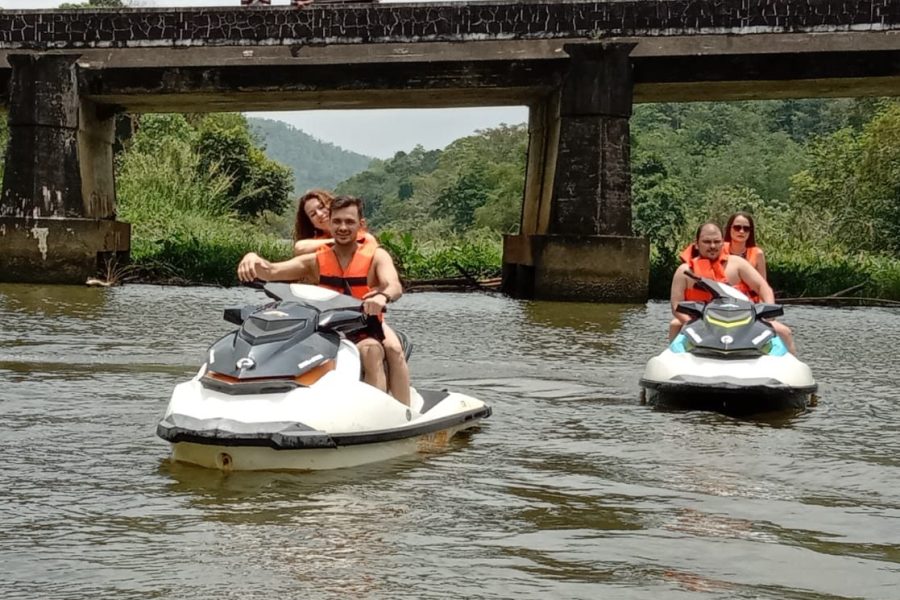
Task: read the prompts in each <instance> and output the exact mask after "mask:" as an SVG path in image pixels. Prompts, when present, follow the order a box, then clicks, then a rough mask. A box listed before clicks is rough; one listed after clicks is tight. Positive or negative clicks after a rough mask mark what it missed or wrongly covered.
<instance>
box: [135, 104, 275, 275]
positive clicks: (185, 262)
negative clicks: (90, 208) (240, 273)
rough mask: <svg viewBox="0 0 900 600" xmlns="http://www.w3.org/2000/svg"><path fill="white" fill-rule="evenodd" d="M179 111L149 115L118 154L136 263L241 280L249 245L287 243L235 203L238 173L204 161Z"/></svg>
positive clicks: (146, 271)
mask: <svg viewBox="0 0 900 600" xmlns="http://www.w3.org/2000/svg"><path fill="white" fill-rule="evenodd" d="M192 141H193V140H192V129H191V127H190V125H189V124H188V123H187V121H186V120H185V119H184V118H183V117H181V116H179V115H171V116H165V117H154V118H148V119H147V120H146V121H145V122H144V126H143V129H141V130H139V131H138V133H137V135H136V136H135V138H134V139H133V140H132V144H131V148H130V149H129V150H128V151H126V152H125V153H123V154H122V155H120V156H119V157H118V173H119V176H118V181H117V185H118V199H119V218H121V219H122V220H123V221H126V222H129V223H131V225H132V248H131V259H132V267H130V274H131V275H133V276H135V277H136V278H138V279H140V280H149V281H176V282H184V283H214V284H220V285H229V284H232V283H234V282H235V281H236V275H235V268H236V265H237V263H238V261H239V260H240V258H241V256H243V255H244V253H245V252H247V251H248V250H257V251H259V252H260V253H261V254H262V255H264V256H266V257H270V258H285V257H286V256H287V255H288V253H289V249H290V248H289V246H288V245H287V244H285V243H284V242H282V241H279V240H278V239H277V238H274V237H272V236H267V235H263V234H260V233H259V232H258V229H257V228H256V227H255V226H253V225H252V224H251V223H248V222H247V221H246V220H245V219H243V218H240V217H238V216H237V213H236V211H235V201H236V198H235V196H234V191H233V190H234V177H233V176H232V175H231V174H229V173H228V172H223V171H222V170H221V169H219V168H218V167H217V166H216V165H209V164H208V163H206V162H205V161H204V160H203V158H202V155H201V153H200V152H198V151H197V150H196V149H195V148H194V146H193V145H192Z"/></svg>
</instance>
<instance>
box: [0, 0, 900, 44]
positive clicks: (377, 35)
mask: <svg viewBox="0 0 900 600" xmlns="http://www.w3.org/2000/svg"><path fill="white" fill-rule="evenodd" d="M898 28H900V3H897V2H896V1H894V0H752V1H751V0H666V1H658V0H618V1H615V2H559V1H553V2H548V1H544V2H528V3H521V2H467V3H447V4H438V3H428V4H348V5H341V6H335V5H315V4H313V5H312V6H310V7H307V8H304V9H302V10H296V9H292V8H290V7H268V8H257V9H248V8H241V7H233V8H231V7H225V8H223V7H220V8H164V9H151V8H139V9H107V10H91V11H79V10H70V11H60V10H56V11H4V12H2V13H0V47H5V48H16V49H22V48H33V49H50V48H55V49H72V48H79V49H80V48H85V47H113V46H119V47H122V46H132V47H133V46H192V45H213V46H215V45H272V44H294V43H300V44H358V43H361V42H362V43H369V42H390V41H394V42H397V41H472V40H479V39H548V38H588V39H597V38H608V37H621V36H628V35H636V36H673V35H691V34H702V33H716V34H726V35H743V34H758V33H765V32H796V31H807V32H823V31H848V32H849V31H855V30H870V31H884V30H891V29H898Z"/></svg>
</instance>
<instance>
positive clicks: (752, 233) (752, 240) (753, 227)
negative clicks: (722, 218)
mask: <svg viewBox="0 0 900 600" xmlns="http://www.w3.org/2000/svg"><path fill="white" fill-rule="evenodd" d="M738 217H744V218H745V219H747V222H748V223H750V235H748V236H747V247H748V248H749V247H750V246H755V245H756V223H754V222H753V216H752V215H750V213H746V212H743V211H739V212H736V213H734V214H733V215H731V216H730V217H728V224H727V225H725V241H726V242H730V241H731V226H732V225H734V220H735V219H737V218H738Z"/></svg>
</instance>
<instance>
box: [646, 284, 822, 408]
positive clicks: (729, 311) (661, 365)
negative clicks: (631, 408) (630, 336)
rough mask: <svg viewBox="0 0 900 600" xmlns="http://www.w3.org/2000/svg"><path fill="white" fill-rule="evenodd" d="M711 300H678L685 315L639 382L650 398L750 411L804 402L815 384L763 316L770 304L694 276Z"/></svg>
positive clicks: (772, 309) (774, 309)
mask: <svg viewBox="0 0 900 600" xmlns="http://www.w3.org/2000/svg"><path fill="white" fill-rule="evenodd" d="M693 278H694V279H696V280H697V281H696V283H695V284H694V285H695V286H696V287H699V288H701V289H704V290H707V291H708V292H710V293H711V294H712V296H713V300H712V301H711V302H709V303H706V304H704V303H703V302H687V301H685V302H679V303H678V307H677V309H676V310H677V311H678V312H679V313H682V314H685V315H688V316H689V317H691V320H690V321H688V322H687V323H686V324H685V325H684V326H683V327H682V329H681V331H680V332H679V333H678V335H677V336H676V337H675V338H674V339H673V340H672V342H671V343H670V344H669V347H668V348H667V349H666V350H664V351H663V352H662V353H661V354H659V355H658V356H654V357H653V358H651V359H650V360H649V361H648V362H647V366H646V368H645V370H644V374H643V377H641V380H640V385H641V387H642V388H643V390H642V397H643V398H644V399H645V400H646V401H647V402H648V403H650V404H653V405H657V406H668V407H676V408H700V409H711V410H718V411H721V412H726V413H732V414H753V413H762V412H770V411H776V410H787V409H803V408H805V407H806V406H807V405H808V404H809V402H810V400H811V398H812V395H813V394H814V393H815V392H816V390H817V389H818V386H817V384H816V382H815V380H814V379H813V376H812V372H811V371H810V369H809V367H808V366H807V365H806V364H805V363H803V362H801V361H800V360H798V359H797V358H796V357H795V356H794V355H793V354H791V353H790V352H788V349H787V347H786V346H785V344H784V341H783V340H782V339H781V338H780V337H779V336H778V335H777V334H776V333H775V331H774V330H773V329H772V326H771V325H770V324H769V323H768V322H767V321H766V319H771V318H774V317H777V316H780V315H782V314H784V309H783V307H782V306H780V305H777V304H754V303H753V302H751V301H750V300H749V298H747V296H746V295H744V294H743V293H742V292H740V291H739V290H737V289H735V288H733V287H732V286H730V285H728V284H725V283H721V282H717V281H714V280H712V279H707V278H697V277H693Z"/></svg>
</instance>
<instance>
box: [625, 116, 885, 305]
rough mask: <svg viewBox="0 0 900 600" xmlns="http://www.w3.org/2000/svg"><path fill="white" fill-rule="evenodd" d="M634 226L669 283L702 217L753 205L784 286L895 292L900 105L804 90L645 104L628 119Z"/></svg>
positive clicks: (778, 282) (655, 273)
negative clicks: (817, 96) (808, 94)
mask: <svg viewBox="0 0 900 600" xmlns="http://www.w3.org/2000/svg"><path fill="white" fill-rule="evenodd" d="M632 138H633V146H632V166H633V195H634V204H633V210H634V229H635V231H636V232H637V233H640V234H642V235H645V236H647V237H648V238H649V239H650V240H651V241H652V243H653V252H652V255H651V259H652V263H651V282H653V283H651V286H652V289H651V293H652V295H654V296H657V297H665V296H666V295H667V294H668V281H669V275H670V274H671V272H672V270H673V268H674V267H675V265H677V253H678V251H680V249H681V248H683V247H684V245H686V244H687V243H689V242H690V240H691V239H692V238H693V235H694V231H695V228H696V227H697V225H699V224H700V223H702V222H704V221H707V220H712V221H716V222H719V223H722V224H724V222H725V220H726V219H727V217H728V215H729V214H731V213H733V212H734V211H737V210H745V211H748V212H750V213H752V214H753V215H754V217H755V219H756V222H757V227H758V236H757V242H758V243H759V244H760V246H762V247H763V248H764V249H765V251H766V254H767V257H768V263H769V279H770V282H771V283H772V286H773V287H774V288H775V289H776V290H777V291H778V292H779V295H781V296H795V295H807V296H823V295H828V294H831V293H834V292H837V291H840V290H843V289H847V288H850V287H852V286H854V285H857V284H861V283H862V284H866V287H865V288H864V289H863V290H861V292H860V293H862V294H865V295H870V296H881V297H886V298H900V296H898V291H900V278H898V274H900V247H898V245H897V239H898V238H897V233H900V232H898V227H900V225H898V222H900V221H898V217H900V204H898V202H900V194H898V192H900V146H898V145H896V143H895V142H897V141H900V105H898V104H897V103H896V102H895V101H892V100H884V99H882V100H875V99H864V100H802V101H783V102H741V103H731V104H692V105H667V104H662V105H649V106H641V107H638V110H636V111H635V117H634V119H633V128H632Z"/></svg>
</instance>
